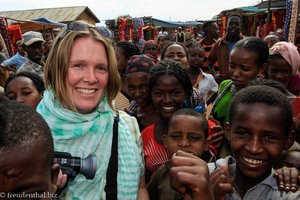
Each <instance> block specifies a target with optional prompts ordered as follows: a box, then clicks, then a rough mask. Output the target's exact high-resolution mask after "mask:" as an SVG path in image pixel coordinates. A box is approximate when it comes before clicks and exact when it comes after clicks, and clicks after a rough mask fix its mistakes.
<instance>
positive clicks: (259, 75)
mask: <svg viewBox="0 0 300 200" xmlns="http://www.w3.org/2000/svg"><path fill="white" fill-rule="evenodd" d="M256 78H257V79H259V80H263V79H264V78H265V77H264V75H263V74H257V76H256Z"/></svg>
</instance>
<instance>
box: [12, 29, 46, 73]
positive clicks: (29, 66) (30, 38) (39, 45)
mask: <svg viewBox="0 0 300 200" xmlns="http://www.w3.org/2000/svg"><path fill="white" fill-rule="evenodd" d="M44 42H45V40H44V38H43V35H42V34H41V33H40V32H35V31H28V32H26V33H24V34H23V37H22V43H23V48H24V50H25V52H26V53H27V57H28V59H27V61H26V62H25V63H24V64H23V65H22V66H21V67H20V68H19V69H18V71H17V73H19V72H22V71H28V72H33V73H35V74H38V75H39V76H40V77H42V78H43V79H44V71H43V62H42V58H43V51H44V49H43V43H44Z"/></svg>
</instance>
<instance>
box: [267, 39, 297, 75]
mask: <svg viewBox="0 0 300 200" xmlns="http://www.w3.org/2000/svg"><path fill="white" fill-rule="evenodd" d="M275 54H280V55H281V56H282V57H283V58H284V59H285V60H286V61H287V62H288V63H289V64H290V66H291V70H292V75H296V74H297V73H298V69H299V66H300V55H299V53H298V51H297V47H296V46H295V45H294V44H293V43H291V42H285V41H282V42H277V43H275V44H274V45H273V46H272V47H271V48H270V55H275Z"/></svg>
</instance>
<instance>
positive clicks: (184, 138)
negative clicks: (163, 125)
mask: <svg viewBox="0 0 300 200" xmlns="http://www.w3.org/2000/svg"><path fill="white" fill-rule="evenodd" d="M203 126H204V121H203V120H202V119H199V118H196V117H194V116H188V115H177V116H174V117H173V118H172V120H171V121H170V124H169V130H168V134H167V135H165V136H164V143H165V146H166V147H167V148H168V151H169V154H170V156H172V155H173V154H174V153H176V152H177V151H178V150H182V151H185V152H188V153H193V154H194V155H195V156H198V157H201V155H202V154H203V152H204V151H205V150H207V149H208V142H207V140H206V138H205V132H204V130H203Z"/></svg>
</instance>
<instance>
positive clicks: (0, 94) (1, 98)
mask: <svg viewBox="0 0 300 200" xmlns="http://www.w3.org/2000/svg"><path fill="white" fill-rule="evenodd" d="M5 101H8V99H7V98H6V96H5V95H4V93H3V92H0V104H1V103H2V102H5Z"/></svg>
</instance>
